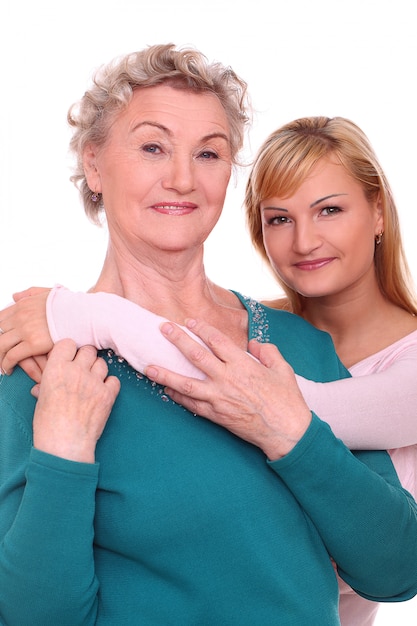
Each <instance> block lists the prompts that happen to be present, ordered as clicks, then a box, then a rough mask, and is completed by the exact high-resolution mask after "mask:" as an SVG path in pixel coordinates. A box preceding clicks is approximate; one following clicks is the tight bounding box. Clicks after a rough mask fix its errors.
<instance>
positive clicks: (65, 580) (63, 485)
mask: <svg viewBox="0 0 417 626" xmlns="http://www.w3.org/2000/svg"><path fill="white" fill-rule="evenodd" d="M69 468H70V471H68V469H69ZM97 473H98V471H97V467H96V466H94V465H84V464H75V463H70V462H68V461H63V460H62V459H57V458H55V457H49V455H45V454H43V453H41V452H39V451H37V450H33V451H32V453H31V458H30V461H29V463H28V467H27V473H26V478H27V483H26V486H25V488H24V493H23V497H22V500H21V503H20V506H19V507H18V509H17V510H16V513H15V516H14V519H13V522H12V524H11V525H10V528H9V529H8V530H7V532H6V533H5V535H4V536H2V539H3V541H2V547H1V552H0V563H1V567H0V615H1V620H2V621H1V623H4V624H7V625H8V626H26V625H27V626H45V624H46V623H50V624H59V625H60V626H90V625H91V626H92V625H93V624H95V619H96V611H97V592H98V582H97V579H96V577H95V573H94V558H93V518H94V497H95V489H96V484H97ZM8 482H9V485H11V484H12V482H13V477H12V476H10V477H9V481H8ZM14 489H15V490H19V489H18V485H15V486H14ZM14 493H16V491H15V492H14ZM1 500H2V516H3V521H5V520H6V519H10V518H11V515H12V509H13V510H15V505H16V502H15V497H14V494H13V491H12V492H9V491H8V490H7V489H3V493H2V498H1Z"/></svg>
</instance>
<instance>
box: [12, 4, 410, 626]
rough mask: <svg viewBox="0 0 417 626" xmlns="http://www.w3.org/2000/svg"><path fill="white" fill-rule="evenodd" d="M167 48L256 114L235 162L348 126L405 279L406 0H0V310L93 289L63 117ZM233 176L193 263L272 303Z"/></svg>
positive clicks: (91, 247) (97, 233)
mask: <svg viewBox="0 0 417 626" xmlns="http://www.w3.org/2000/svg"><path fill="white" fill-rule="evenodd" d="M169 42H173V43H176V44H179V45H186V44H191V45H194V46H196V47H197V48H199V49H200V50H202V51H203V52H204V53H205V54H206V55H207V56H208V57H209V59H211V60H214V59H217V60H220V61H222V62H223V63H225V64H227V65H231V66H232V67H233V68H234V69H235V71H236V72H237V73H238V74H240V75H241V76H242V77H243V78H245V80H247V82H248V83H249V87H250V91H251V94H252V100H253V104H254V106H255V109H256V113H255V117H254V124H253V128H252V132H251V140H250V144H248V146H247V154H248V156H249V155H251V154H254V152H255V151H256V149H257V148H258V146H259V145H260V143H261V141H262V140H263V139H264V138H265V137H266V135H267V134H268V133H269V132H271V131H272V130H274V129H275V128H276V127H278V126H279V125H281V124H283V123H285V122H288V121H290V120H292V119H294V118H296V117H300V116H305V115H328V116H334V115H342V116H345V117H349V118H351V119H352V120H354V121H355V122H356V123H358V124H359V125H360V126H361V127H362V128H363V130H364V131H365V132H366V133H367V135H368V136H369V138H370V139H371V141H372V143H373V145H374V147H375V149H376V151H377V154H378V156H379V158H380V160H381V163H382V165H383V167H384V169H385V171H386V173H387V175H388V178H389V180H390V182H391V184H392V187H393V190H394V194H395V196H396V199H397V203H398V207H399V211H400V219H401V224H402V232H403V237H404V242H405V248H406V252H407V256H408V259H409V263H410V266H411V270H412V273H413V275H414V278H416V277H417V247H416V245H415V238H416V226H417V217H416V202H415V192H414V189H415V179H416V166H417V158H416V148H415V146H416V144H417V124H416V111H417V102H416V100H417V97H416V64H417V37H416V19H415V17H414V2H413V0H396V1H395V2H394V1H393V0H349V1H346V0H292V1H291V2H289V1H288V0H286V1H285V2H284V1H283V0H282V1H279V0H177V1H175V0H147V2H144V1H142V0H72V1H68V2H64V3H61V2H56V0H36V2H32V1H31V0H2V4H1V7H0V53H1V54H0V70H1V72H0V305H5V304H7V303H8V302H9V301H10V299H11V294H12V293H13V292H14V291H17V290H20V289H23V288H25V287H28V286H30V285H49V286H50V285H52V284H54V283H56V282H61V283H63V284H65V285H67V286H68V287H71V288H73V289H81V290H84V289H87V288H88V287H89V286H90V285H91V284H92V283H93V282H94V281H95V279H96V277H97V275H98V272H99V269H100V267H101V264H102V260H103V257H104V252H105V245H106V233H105V230H103V229H102V230H100V229H98V228H97V227H95V226H93V225H91V224H90V223H89V222H88V221H87V218H86V217H85V216H84V213H83V209H82V207H81V204H80V202H79V199H78V194H77V192H76V190H75V189H74V188H73V186H72V185H71V183H70V182H69V181H68V177H69V175H70V172H69V159H68V155H67V145H68V140H69V136H70V135H69V130H68V128H67V125H66V113H67V110H68V107H69V105H70V104H72V102H74V101H75V100H77V99H78V98H79V97H80V96H81V95H82V94H83V92H84V90H85V88H86V86H87V84H88V81H89V78H90V76H91V73H92V72H93V70H94V69H95V68H96V67H98V66H99V65H100V64H102V63H105V62H107V61H109V60H110V59H112V58H113V57H115V56H118V55H120V54H124V53H127V52H130V51H133V50H137V49H140V48H143V47H144V46H146V45H150V44H155V43H169ZM245 178H246V173H245V171H242V172H241V173H240V174H239V175H238V176H237V178H236V180H235V182H232V185H231V188H230V193H229V194H228V198H227V202H226V207H225V210H224V214H223V216H222V218H221V220H220V222H219V224H218V226H217V227H216V229H215V231H214V233H213V234H212V236H211V237H210V239H209V241H208V243H207V246H206V259H207V263H206V266H207V269H208V274H209V276H210V277H211V278H212V279H213V280H215V281H216V282H219V283H221V284H222V285H223V286H225V287H229V288H234V289H237V290H239V291H241V292H243V293H245V294H250V295H252V296H254V297H257V298H263V297H273V296H275V295H276V294H277V292H278V290H277V287H276V285H275V283H274V280H273V278H272V276H271V275H270V274H269V272H268V271H267V270H266V269H265V268H264V266H263V265H262V263H261V262H260V260H259V258H258V257H257V255H256V254H255V253H254V252H253V251H252V248H251V245H250V242H249V238H248V236H247V233H246V228H245V223H244V214H243V210H242V207H241V203H242V198H243V190H244V183H245ZM300 593H302V590H300ZM416 617H417V600H412V601H411V602H409V603H404V604H400V605H388V606H386V607H385V606H384V607H383V608H382V609H381V610H380V614H379V617H378V622H377V623H378V625H387V624H393V623H395V624H401V625H402V626H408V625H411V624H413V626H415V623H416ZM358 626H360V625H358Z"/></svg>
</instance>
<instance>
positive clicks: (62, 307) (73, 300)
mask: <svg viewBox="0 0 417 626" xmlns="http://www.w3.org/2000/svg"><path fill="white" fill-rule="evenodd" d="M47 321H48V327H49V332H50V334H51V337H52V339H53V341H54V342H57V341H58V340H59V339H63V338H64V337H71V339H74V341H75V342H76V344H77V346H78V347H81V346H82V345H87V344H89V345H93V346H95V347H96V348H98V349H106V348H111V349H112V350H114V352H115V353H116V354H117V355H119V356H122V357H123V358H125V359H126V361H128V363H130V365H131V366H132V367H133V368H134V369H135V370H137V371H138V372H142V373H143V371H144V369H145V368H146V367H147V366H148V365H150V364H157V365H162V366H164V367H166V368H168V369H170V370H172V371H174V372H178V373H180V374H183V375H184V376H192V377H194V378H203V375H202V373H201V371H200V370H199V369H198V368H197V367H195V366H194V365H192V364H191V363H190V362H189V360H188V359H186V358H185V357H184V355H183V354H181V352H180V351H179V350H178V349H177V348H176V347H175V346H173V345H172V344H171V343H169V342H168V341H167V340H166V339H165V337H163V336H162V335H161V332H160V330H159V328H160V325H161V324H162V323H163V322H164V321H166V319H165V318H163V317H161V316H159V315H155V314H154V313H152V312H151V311H148V310H147V309H144V308H142V307H140V306H138V305H137V304H135V303H134V302H131V301H130V300H127V299H126V298H121V297H120V296H117V295H115V294H110V293H103V292H99V293H82V292H77V293H75V292H72V291H69V290H68V289H65V288H64V287H61V286H57V287H54V289H53V290H52V291H51V292H50V294H49V296H48V300H47ZM184 330H185V332H187V333H188V334H190V335H191V336H193V338H194V339H195V340H196V341H198V342H200V343H201V340H200V339H199V338H198V337H196V336H195V335H193V334H192V333H191V332H190V331H188V330H187V329H184Z"/></svg>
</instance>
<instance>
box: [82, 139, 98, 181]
mask: <svg viewBox="0 0 417 626" xmlns="http://www.w3.org/2000/svg"><path fill="white" fill-rule="evenodd" d="M83 166H84V174H85V178H86V180H87V183H88V186H89V187H90V189H91V191H94V193H101V191H102V189H101V178H100V174H99V171H98V167H97V148H96V146H95V145H94V144H87V145H86V147H85V148H84V152H83Z"/></svg>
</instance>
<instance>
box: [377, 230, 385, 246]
mask: <svg viewBox="0 0 417 626" xmlns="http://www.w3.org/2000/svg"><path fill="white" fill-rule="evenodd" d="M383 234H384V233H383V231H382V230H381V232H380V233H378V235H376V237H375V243H376V245H377V246H379V244H380V243H381V241H382V235H383Z"/></svg>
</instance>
